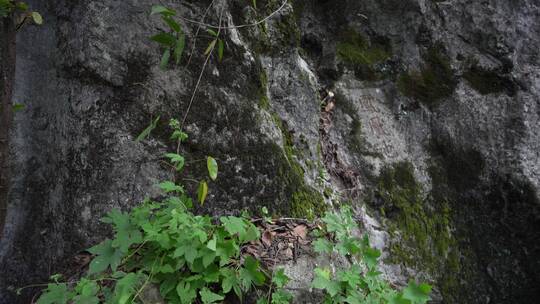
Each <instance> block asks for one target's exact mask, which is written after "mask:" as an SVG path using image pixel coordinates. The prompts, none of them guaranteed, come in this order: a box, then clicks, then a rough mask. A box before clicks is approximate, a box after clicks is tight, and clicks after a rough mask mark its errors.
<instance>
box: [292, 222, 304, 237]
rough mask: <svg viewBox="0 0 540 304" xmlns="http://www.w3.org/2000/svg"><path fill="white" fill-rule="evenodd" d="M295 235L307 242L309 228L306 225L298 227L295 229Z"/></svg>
mask: <svg viewBox="0 0 540 304" xmlns="http://www.w3.org/2000/svg"><path fill="white" fill-rule="evenodd" d="M293 235H294V236H295V237H299V238H301V239H303V240H305V239H306V237H307V226H306V225H298V226H296V227H294V229H293Z"/></svg>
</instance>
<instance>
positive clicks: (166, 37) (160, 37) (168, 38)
mask: <svg viewBox="0 0 540 304" xmlns="http://www.w3.org/2000/svg"><path fill="white" fill-rule="evenodd" d="M150 39H151V40H153V41H155V42H157V43H159V44H162V45H164V46H166V47H173V46H174V45H175V44H176V37H174V36H173V35H172V34H169V33H159V34H156V35H154V36H152V37H150Z"/></svg>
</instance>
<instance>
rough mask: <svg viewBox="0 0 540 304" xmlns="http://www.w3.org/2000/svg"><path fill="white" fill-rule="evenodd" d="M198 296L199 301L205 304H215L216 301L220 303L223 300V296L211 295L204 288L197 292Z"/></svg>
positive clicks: (210, 292)
mask: <svg viewBox="0 0 540 304" xmlns="http://www.w3.org/2000/svg"><path fill="white" fill-rule="evenodd" d="M199 294H200V295H201V300H202V301H203V303H205V304H210V303H215V302H217V301H222V300H223V299H225V297H224V296H222V295H220V294H217V293H213V292H212V291H210V289H208V288H206V287H205V288H203V289H202V290H201V291H199Z"/></svg>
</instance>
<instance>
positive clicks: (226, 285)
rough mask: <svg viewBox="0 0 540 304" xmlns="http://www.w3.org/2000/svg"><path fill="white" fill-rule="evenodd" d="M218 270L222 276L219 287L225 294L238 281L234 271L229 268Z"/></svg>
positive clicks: (236, 284)
mask: <svg viewBox="0 0 540 304" xmlns="http://www.w3.org/2000/svg"><path fill="white" fill-rule="evenodd" d="M220 272H221V276H222V277H223V280H222V281H221V288H222V290H223V293H226V294H227V293H229V292H230V291H231V289H232V288H233V287H234V286H238V284H239V283H240V282H239V281H238V276H237V274H236V271H234V270H232V269H230V268H221V269H220Z"/></svg>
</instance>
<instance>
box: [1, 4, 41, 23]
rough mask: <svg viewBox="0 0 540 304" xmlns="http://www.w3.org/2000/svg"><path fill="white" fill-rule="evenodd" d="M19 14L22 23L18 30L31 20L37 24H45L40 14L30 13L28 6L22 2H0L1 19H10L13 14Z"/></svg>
mask: <svg viewBox="0 0 540 304" xmlns="http://www.w3.org/2000/svg"><path fill="white" fill-rule="evenodd" d="M13 12H18V13H20V15H21V18H22V19H21V21H20V22H19V25H18V26H17V28H20V27H21V26H22V25H23V24H24V22H25V21H26V20H28V19H31V20H32V21H33V22H34V23H35V24H38V25H41V24H43V17H41V14H40V13H38V12H34V11H30V10H29V7H28V4H26V3H25V2H22V1H13V0H0V18H5V17H8V16H9V15H10V14H11V13H13Z"/></svg>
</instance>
